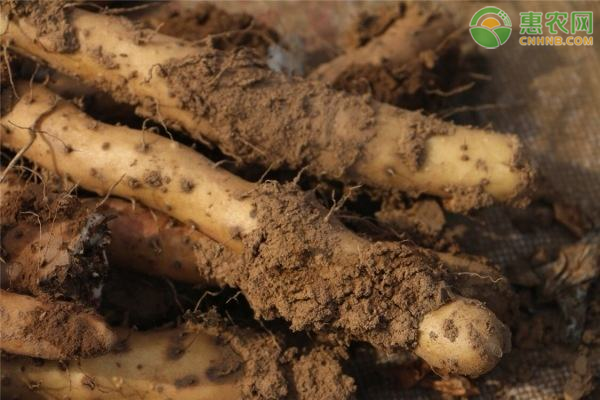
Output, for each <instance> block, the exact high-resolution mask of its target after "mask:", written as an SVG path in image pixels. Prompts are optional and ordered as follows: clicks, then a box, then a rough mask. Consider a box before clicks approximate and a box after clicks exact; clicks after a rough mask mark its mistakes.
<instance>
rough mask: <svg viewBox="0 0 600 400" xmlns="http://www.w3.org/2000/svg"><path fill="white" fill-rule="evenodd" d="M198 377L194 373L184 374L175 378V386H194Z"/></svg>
mask: <svg viewBox="0 0 600 400" xmlns="http://www.w3.org/2000/svg"><path fill="white" fill-rule="evenodd" d="M198 382H199V379H198V377H197V376H196V375H186V376H184V377H183V378H179V379H175V387H176V388H184V387H190V386H196V385H197V384H198Z"/></svg>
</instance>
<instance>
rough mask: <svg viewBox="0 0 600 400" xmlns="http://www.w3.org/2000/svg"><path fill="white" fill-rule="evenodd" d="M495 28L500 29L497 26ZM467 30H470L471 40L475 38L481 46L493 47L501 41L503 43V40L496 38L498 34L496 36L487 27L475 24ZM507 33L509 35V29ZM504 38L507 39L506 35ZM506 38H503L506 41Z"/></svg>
mask: <svg viewBox="0 0 600 400" xmlns="http://www.w3.org/2000/svg"><path fill="white" fill-rule="evenodd" d="M496 29H500V28H499V27H498V28H496ZM469 31H470V32H471V36H472V37H473V40H475V41H476V42H477V43H479V44H480V45H481V46H483V47H485V48H488V49H495V48H496V47H498V46H500V44H501V43H504V42H500V39H499V38H498V36H496V35H495V34H494V33H493V32H492V31H490V30H489V29H488V28H484V27H481V26H475V27H473V28H471V29H469ZM509 35H510V30H509ZM506 39H508V36H506ZM506 39H504V41H506Z"/></svg>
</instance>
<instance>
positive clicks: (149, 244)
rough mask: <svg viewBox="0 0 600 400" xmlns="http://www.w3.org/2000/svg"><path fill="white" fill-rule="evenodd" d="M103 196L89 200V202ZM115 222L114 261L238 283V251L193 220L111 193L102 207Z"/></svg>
mask: <svg viewBox="0 0 600 400" xmlns="http://www.w3.org/2000/svg"><path fill="white" fill-rule="evenodd" d="M99 201H100V200H98V199H87V200H86V203H85V204H87V205H88V206H89V207H95V206H96V205H97V204H98V202H99ZM98 211H99V212H102V213H103V214H104V215H106V216H107V217H108V218H109V219H110V221H109V222H108V226H109V228H110V231H111V237H112V240H111V244H110V246H109V248H108V251H107V255H108V258H109V261H110V264H111V265H112V266H118V267H124V268H128V269H134V270H136V271H138V272H142V273H144V274H148V275H154V276H162V277H167V278H169V279H173V280H175V281H179V282H186V283H191V284H195V285H198V284H202V285H206V286H208V285H219V286H222V285H224V284H232V282H230V281H229V279H228V276H230V273H229V270H230V269H232V268H239V265H238V264H239V263H240V261H241V258H240V257H239V255H238V254H236V253H235V252H233V251H231V250H229V249H228V248H226V247H224V246H223V245H221V244H219V243H218V242H215V241H214V240H212V239H210V238H209V237H208V236H206V235H204V234H203V233H201V232H199V231H198V230H196V229H194V228H193V227H191V226H189V225H184V224H182V223H180V222H178V221H175V220H173V219H171V218H169V217H167V216H166V215H165V214H163V213H160V212H153V211H150V210H148V209H147V208H145V207H143V206H139V205H136V206H135V208H134V207H133V206H132V204H131V203H129V202H126V201H123V200H119V199H114V198H110V199H108V200H107V201H105V202H104V203H103V204H102V206H101V207H100V208H99V209H98Z"/></svg>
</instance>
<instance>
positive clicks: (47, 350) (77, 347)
mask: <svg viewBox="0 0 600 400" xmlns="http://www.w3.org/2000/svg"><path fill="white" fill-rule="evenodd" d="M58 313H61V314H63V315H64V316H65V319H64V320H62V321H61V322H60V323H58V324H53V328H47V326H48V324H46V323H45V322H44V321H45V320H47V319H52V318H55V316H56V314H58ZM0 322H1V323H0V349H1V350H2V351H5V352H7V353H11V354H18V355H24V356H30V357H37V358H43V359H47V360H62V359H67V358H73V357H89V356H92V355H98V354H102V353H105V352H107V351H109V350H110V349H111V348H112V347H113V346H114V344H115V343H116V340H117V338H116V335H115V334H114V333H113V332H112V330H111V329H110V328H109V327H108V326H107V325H106V323H105V322H104V321H103V320H102V319H100V318H99V317H98V316H97V315H94V314H92V313H89V312H85V311H82V309H81V308H78V307H76V306H74V305H73V304H71V303H66V302H48V301H47V299H46V300H45V301H41V300H38V299H36V298H33V297H29V296H24V295H21V294H17V293H11V292H8V291H5V290H2V291H1V292H0ZM42 327H44V328H42ZM84 335H85V336H86V337H85V338H83V337H81V336H84ZM82 340H85V343H83V344H82V343H78V342H80V341H82ZM2 367H3V369H4V364H3V366H2Z"/></svg>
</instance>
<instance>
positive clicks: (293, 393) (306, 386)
mask: <svg viewBox="0 0 600 400" xmlns="http://www.w3.org/2000/svg"><path fill="white" fill-rule="evenodd" d="M191 319H192V320H193V322H194V323H191V324H188V326H187V327H188V328H189V329H190V330H191V331H193V329H194V326H201V328H202V330H203V331H206V332H208V333H210V334H211V335H214V336H216V337H217V340H218V341H219V342H220V343H222V344H223V345H228V346H230V347H231V350H232V352H231V353H230V355H229V356H228V357H224V358H223V361H222V362H221V363H220V364H219V365H215V366H214V367H213V368H212V371H213V374H211V375H212V376H213V378H214V379H218V377H221V376H227V375H228V374H229V373H232V372H236V371H238V370H240V369H242V370H243V376H244V377H243V380H242V382H241V386H242V397H243V398H244V399H246V398H247V399H278V398H293V399H298V400H309V399H311V400H312V399H316V400H326V399H327V400H329V399H333V400H345V399H349V398H351V397H352V393H354V390H355V386H354V380H353V379H352V378H350V377H348V376H347V375H345V374H344V373H343V372H342V369H341V367H340V364H339V361H340V355H339V353H338V352H336V350H335V349H332V348H329V347H325V346H315V347H307V348H304V349H300V348H297V347H288V348H287V349H285V346H284V345H283V340H282V337H281V336H279V335H275V334H271V335H265V334H264V333H263V332H260V333H259V332H257V331H255V330H249V329H244V328H238V327H235V326H231V325H228V324H225V323H223V320H222V318H221V317H219V316H218V315H217V314H216V313H215V312H214V311H209V312H208V313H204V314H201V315H195V316H193V317H191ZM196 324H199V325H196ZM342 353H343V352H342Z"/></svg>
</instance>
